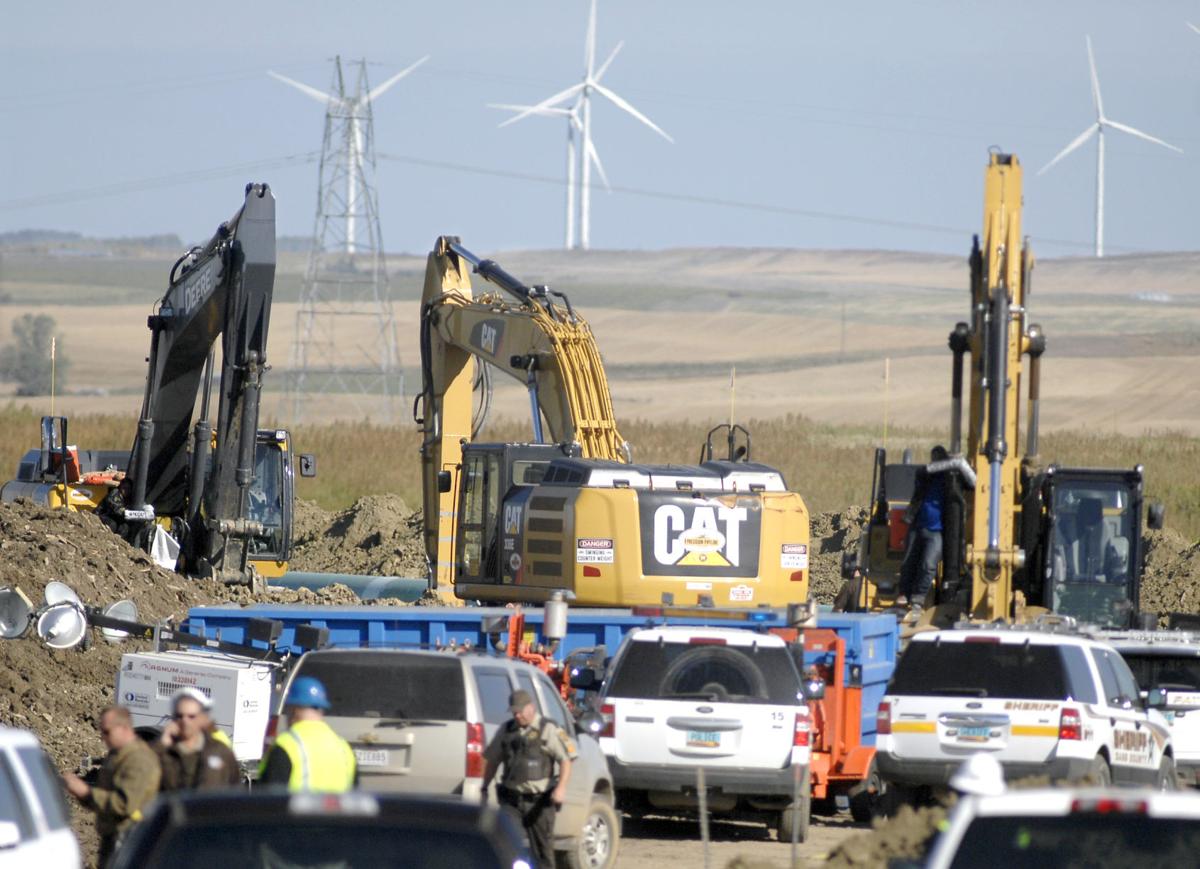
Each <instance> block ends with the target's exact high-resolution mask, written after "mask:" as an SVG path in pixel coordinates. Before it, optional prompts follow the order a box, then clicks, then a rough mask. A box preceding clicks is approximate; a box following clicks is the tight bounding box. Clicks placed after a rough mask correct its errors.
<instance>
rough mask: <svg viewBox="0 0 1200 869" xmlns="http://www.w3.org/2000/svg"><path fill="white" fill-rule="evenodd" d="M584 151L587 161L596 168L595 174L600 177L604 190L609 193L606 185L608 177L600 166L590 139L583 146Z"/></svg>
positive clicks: (610, 189)
mask: <svg viewBox="0 0 1200 869" xmlns="http://www.w3.org/2000/svg"><path fill="white" fill-rule="evenodd" d="M585 150H586V151H587V158H588V159H589V160H591V161H592V165H593V166H595V167H596V172H597V173H598V174H599V175H600V180H601V181H603V182H604V189H605V190H608V191H609V192H611V191H612V187H611V185H609V183H608V175H606V174H605V172H604V166H603V165H601V163H600V154H599V153H597V151H596V145H595V144H594V143H593V142H592V140H591V139H588V140H587V145H586V146H585Z"/></svg>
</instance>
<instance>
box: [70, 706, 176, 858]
mask: <svg viewBox="0 0 1200 869" xmlns="http://www.w3.org/2000/svg"><path fill="white" fill-rule="evenodd" d="M100 738H101V739H103V740H104V744H105V745H106V746H107V747H108V754H107V755H106V756H105V758H104V764H103V766H101V767H100V774H99V776H98V777H97V778H96V784H94V785H89V784H88V783H87V782H85V781H84V780H83V779H81V778H80V777H79V776H77V775H75V774H74V773H70V772H68V773H63V784H65V785H66V788H67V791H68V792H69V793H70V794H71V796H73V797H75V799H77V800H79V802H80V804H81V805H83V806H84V807H85V808H87V809H91V810H92V811H93V812H95V813H96V832H97V833H99V834H100V853H99V855H98V857H97V865H98V866H99V867H101V869H103V867H105V866H107V865H108V861H109V860H110V859H111V858H112V855H113V851H115V850H116V847H117V843H118V842H119V841H120V839H121V837H122V836H124V835H125V833H126V832H128V830H129V828H130V827H132V826H133V825H134V824H135V823H136V822H138V821H140V820H141V819H142V809H143V808H144V807H145V806H146V804H147V803H149V802H150V800H152V799H153V798H154V795H155V794H157V793H158V783H159V780H160V779H161V777H162V770H161V769H160V767H159V765H158V757H157V756H156V755H155V754H154V750H153V749H152V748H151V747H150V746H149V745H147V744H146V743H145V742H143V741H142V739H141V738H140V737H139V736H138V735H137V733H136V732H135V731H134V729H133V718H132V717H131V716H130V714H129V710H128V709H126V708H125V707H124V706H109V707H107V708H105V709H104V710H103V711H102V712H101V713H100Z"/></svg>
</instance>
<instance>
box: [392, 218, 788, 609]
mask: <svg viewBox="0 0 1200 869" xmlns="http://www.w3.org/2000/svg"><path fill="white" fill-rule="evenodd" d="M472 271H474V273H476V274H478V275H479V276H480V277H482V278H483V279H484V280H486V281H489V282H490V283H492V284H494V285H496V286H497V287H499V288H500V289H501V290H502V291H503V294H502V293H496V292H492V293H486V294H484V295H480V296H475V295H473V293H472V290H471V282H470V273H471V272H472ZM485 363H486V365H487V366H489V367H490V368H491V369H492V370H498V371H501V372H504V373H506V374H508V375H509V376H512V377H515V378H517V379H519V380H521V381H523V382H524V383H525V385H526V387H527V388H528V390H529V399H530V408H531V415H532V422H533V438H532V443H491V444H490V443H476V442H474V439H475V436H476V435H477V433H478V428H479V425H480V422H479V420H478V419H477V418H474V414H473V406H474V400H473V389H474V385H475V382H476V380H477V373H476V366H477V365H482V364H485ZM421 365H422V391H421V394H420V396H418V398H417V405H416V406H415V407H414V411H415V413H414V416H415V417H416V419H417V421H418V423H419V424H420V425H421V427H422V430H423V432H424V438H423V442H422V447H421V462H422V473H423V483H424V515H425V549H426V553H427V555H428V558H429V562H430V583H431V587H432V588H433V589H435V590H436V591H437V592H438V593H439V594H442V595H445V594H448V593H449V592H450V590H451V589H452V590H453V593H454V594H455V595H457V596H458V597H460V598H464V599H473V600H484V601H529V602H540V601H545V600H549V599H551V598H552V597H555V596H558V595H561V596H562V597H563V598H564V599H567V600H571V601H573V602H574V603H576V604H582V605H587V606H631V605H635V604H659V603H661V602H662V601H663V599H664V595H669V596H670V599H671V600H672V601H673V602H674V603H675V604H677V605H693V604H720V605H733V606H739V605H740V606H756V605H758V604H764V603H765V604H773V605H783V604H786V603H789V602H795V601H803V600H805V599H806V598H807V596H808V567H809V565H808V542H809V541H808V511H807V508H806V507H805V505H804V502H803V501H802V500H801V498H800V496H799V495H797V494H795V493H793V492H788V491H787V489H786V486H785V485H784V481H783V477H782V475H781V474H780V473H779V472H778V471H776V470H775V469H774V468H771V467H768V466H766V465H762V464H756V463H753V462H750V461H748V460H743V461H736V460H734V459H735V456H733V455H731V456H730V457H729V459H728V460H725V461H706V462H703V463H702V464H700V465H698V466H680V465H639V464H634V463H632V462H631V455H630V450H629V447H628V445H627V444H626V442H625V440H624V439H623V438H622V437H621V435H620V432H619V430H618V429H617V424H616V420H615V417H614V414H613V407H612V399H611V396H610V393H609V389H608V380H607V377H606V376H605V372H604V364H603V362H602V361H601V358H600V353H599V350H598V349H597V347H596V341H595V338H594V337H593V335H592V332H591V329H590V327H589V326H588V324H587V322H586V321H585V320H584V319H583V317H581V316H580V315H579V313H578V312H577V311H576V310H575V309H574V308H573V307H572V305H571V303H570V301H569V300H568V299H567V297H566V296H565V295H563V294H562V293H558V292H554V291H552V290H550V289H549V288H547V287H536V286H535V287H530V286H527V285H525V284H524V283H522V282H521V281H519V280H517V279H516V278H515V277H513V276H512V275H510V274H509V273H508V272H506V271H505V270H504V269H502V268H501V267H500V266H499V265H497V264H496V263H495V262H492V261H491V260H486V259H481V258H479V257H477V256H475V255H474V254H472V253H471V252H470V251H469V250H467V249H466V248H465V247H463V245H462V244H461V242H460V241H459V240H458V239H457V238H454V237H442V238H439V239H438V240H437V243H436V245H435V247H434V250H433V251H432V252H431V253H430V255H429V260H428V265H427V268H426V273H425V287H424V291H423V295H422V302H421ZM741 458H743V459H748V458H749V456H748V455H743V456H741Z"/></svg>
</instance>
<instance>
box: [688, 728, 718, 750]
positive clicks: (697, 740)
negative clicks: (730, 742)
mask: <svg viewBox="0 0 1200 869" xmlns="http://www.w3.org/2000/svg"><path fill="white" fill-rule="evenodd" d="M687 744H688V747H689V748H720V747H721V734H720V733H717V732H716V731H714V730H689V731H688V732H687Z"/></svg>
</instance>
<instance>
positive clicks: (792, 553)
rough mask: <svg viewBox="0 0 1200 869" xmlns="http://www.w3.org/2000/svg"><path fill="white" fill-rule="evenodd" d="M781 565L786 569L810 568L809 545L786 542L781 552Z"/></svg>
mask: <svg viewBox="0 0 1200 869" xmlns="http://www.w3.org/2000/svg"><path fill="white" fill-rule="evenodd" d="M779 566H780V567H782V568H783V569H784V570H808V545H807V544H805V543H785V544H783V549H782V551H781V552H780V554H779Z"/></svg>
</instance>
